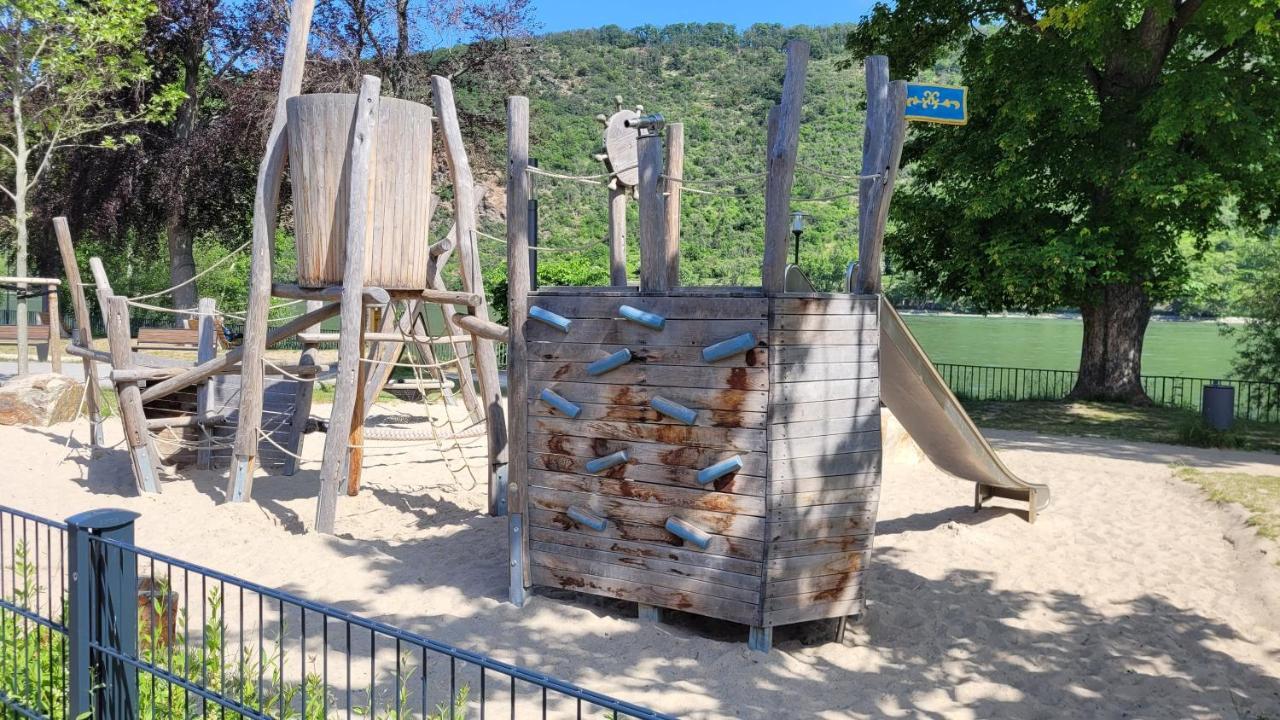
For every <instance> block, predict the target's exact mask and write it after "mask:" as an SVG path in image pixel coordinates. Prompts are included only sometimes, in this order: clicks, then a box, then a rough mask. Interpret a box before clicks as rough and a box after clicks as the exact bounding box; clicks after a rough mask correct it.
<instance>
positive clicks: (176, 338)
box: [133, 327, 200, 352]
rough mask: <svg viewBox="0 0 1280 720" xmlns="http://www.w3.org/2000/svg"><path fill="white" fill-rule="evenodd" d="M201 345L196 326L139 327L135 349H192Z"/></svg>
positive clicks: (134, 344) (194, 349)
mask: <svg viewBox="0 0 1280 720" xmlns="http://www.w3.org/2000/svg"><path fill="white" fill-rule="evenodd" d="M199 347H200V332H199V331H198V330H195V329H194V328H149V327H144V328H138V337H136V338H134V341H133V349H134V350H139V351H140V350H190V351H192V352H195V351H196V350H198V349H199Z"/></svg>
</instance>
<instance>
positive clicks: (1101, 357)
mask: <svg viewBox="0 0 1280 720" xmlns="http://www.w3.org/2000/svg"><path fill="white" fill-rule="evenodd" d="M1080 314H1081V315H1082V316H1083V318H1084V338H1083V340H1082V342H1081V347H1080V375H1079V377H1077V378H1076V385H1075V387H1074V388H1072V390H1071V392H1070V393H1069V394H1068V395H1067V397H1068V398H1069V399H1071V400H1102V401H1106V402H1123V403H1129V404H1132V405H1150V404H1151V398H1149V397H1147V393H1146V391H1145V390H1143V389H1142V340H1143V337H1144V336H1145V335H1146V332H1147V323H1148V321H1150V320H1151V300H1150V299H1149V298H1148V297H1147V294H1146V292H1145V291H1143V289H1142V286H1141V285H1136V284H1113V285H1106V286H1103V287H1102V288H1101V289H1100V291H1099V293H1098V295H1097V296H1096V298H1095V302H1093V303H1091V304H1088V305H1084V306H1081V308H1080Z"/></svg>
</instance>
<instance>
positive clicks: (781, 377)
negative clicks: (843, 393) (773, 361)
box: [769, 362, 880, 382]
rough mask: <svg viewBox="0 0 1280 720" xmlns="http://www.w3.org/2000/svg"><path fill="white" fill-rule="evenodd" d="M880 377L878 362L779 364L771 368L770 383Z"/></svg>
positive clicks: (836, 380)
mask: <svg viewBox="0 0 1280 720" xmlns="http://www.w3.org/2000/svg"><path fill="white" fill-rule="evenodd" d="M874 377H880V363H878V362H849V363H805V364H802V365H785V364H778V365H773V366H770V368H769V381H770V382H806V381H808V382H812V381H816V380H821V381H824V382H839V381H843V380H864V379H866V378H874Z"/></svg>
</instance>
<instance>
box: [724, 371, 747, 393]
mask: <svg viewBox="0 0 1280 720" xmlns="http://www.w3.org/2000/svg"><path fill="white" fill-rule="evenodd" d="M748 379H749V378H748V376H747V369H746V368H733V369H731V370H730V371H729V387H731V388H733V389H734V390H746V389H747V388H748Z"/></svg>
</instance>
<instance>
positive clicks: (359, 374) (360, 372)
mask: <svg viewBox="0 0 1280 720" xmlns="http://www.w3.org/2000/svg"><path fill="white" fill-rule="evenodd" d="M361 312H362V313H363V314H362V315H361V317H360V346H359V347H360V362H359V364H358V365H357V366H356V368H357V371H356V401H355V403H354V404H353V407H352V410H351V432H350V433H348V437H349V440H348V442H347V446H348V447H349V448H350V449H351V452H349V453H347V472H346V475H347V495H349V496H350V497H355V496H356V495H359V494H360V476H361V475H362V474H363V473H364V418H365V415H366V413H365V408H366V407H369V406H367V405H365V402H364V393H365V384H366V383H367V382H368V381H369V364H368V363H366V362H365V361H364V347H365V340H364V333H365V330H367V329H368V327H369V323H371V322H378V323H381V320H382V318H381V317H377V318H375V317H373V316H372V309H371V308H364V307H363V306H362V309H361ZM387 314H388V315H390V314H392V313H387ZM379 389H381V388H379Z"/></svg>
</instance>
